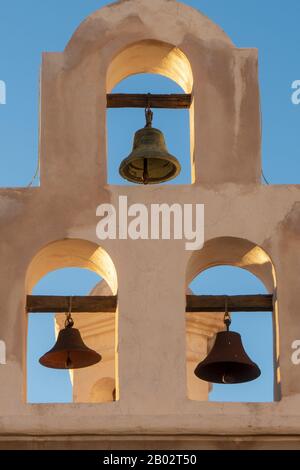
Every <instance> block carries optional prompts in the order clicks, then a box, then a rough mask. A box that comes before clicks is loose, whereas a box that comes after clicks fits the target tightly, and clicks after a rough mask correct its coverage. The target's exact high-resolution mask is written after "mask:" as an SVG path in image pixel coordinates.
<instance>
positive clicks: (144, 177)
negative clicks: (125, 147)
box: [143, 158, 149, 184]
mask: <svg viewBox="0 0 300 470" xmlns="http://www.w3.org/2000/svg"><path fill="white" fill-rule="evenodd" d="M148 178H149V174H148V160H147V158H144V171H143V183H144V184H148Z"/></svg>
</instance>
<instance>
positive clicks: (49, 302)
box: [26, 295, 118, 313]
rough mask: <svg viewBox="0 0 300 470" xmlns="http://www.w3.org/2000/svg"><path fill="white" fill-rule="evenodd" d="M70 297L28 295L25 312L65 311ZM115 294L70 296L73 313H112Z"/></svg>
mask: <svg viewBox="0 0 300 470" xmlns="http://www.w3.org/2000/svg"><path fill="white" fill-rule="evenodd" d="M69 299H70V297H65V296H48V295H28V296H27V306H26V309H27V312H29V313H42V312H45V313H65V312H68V310H69ZM117 302H118V301H117V297H116V296H113V295H112V296H95V295H92V296H86V297H78V296H76V297H72V312H73V313H84V312H90V313H100V312H108V313H114V312H115V311H116V308H117Z"/></svg>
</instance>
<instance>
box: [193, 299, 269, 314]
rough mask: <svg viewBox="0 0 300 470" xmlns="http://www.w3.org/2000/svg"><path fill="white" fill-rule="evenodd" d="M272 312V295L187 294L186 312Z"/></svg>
mask: <svg viewBox="0 0 300 470" xmlns="http://www.w3.org/2000/svg"><path fill="white" fill-rule="evenodd" d="M226 297H227V305H228V311H229V312H272V311H273V296H272V295H230V296H225V295H187V296H186V312H195V313H200V312H224V310H225V299H226Z"/></svg>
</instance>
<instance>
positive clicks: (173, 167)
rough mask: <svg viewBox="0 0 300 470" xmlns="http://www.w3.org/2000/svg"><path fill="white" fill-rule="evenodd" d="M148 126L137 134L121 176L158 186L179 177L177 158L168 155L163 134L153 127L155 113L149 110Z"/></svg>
mask: <svg viewBox="0 0 300 470" xmlns="http://www.w3.org/2000/svg"><path fill="white" fill-rule="evenodd" d="M145 113H146V126H145V127H144V128H143V129H140V130H138V131H137V132H136V133H135V137H134V144H133V150H132V152H131V154H130V155H129V156H128V157H127V158H126V159H125V160H123V162H122V163H121V165H120V169H119V172H120V175H121V176H122V177H123V178H125V179H126V180H128V181H131V182H132V183H138V184H158V183H163V182H165V181H169V180H171V179H173V178H176V176H178V175H179V173H180V171H181V166H180V163H179V161H178V160H177V158H175V157H174V156H173V155H170V154H169V153H168V150H167V147H166V142H165V138H164V135H163V133H162V132H161V131H160V130H159V129H155V128H153V127H152V119H153V112H152V111H151V110H150V109H149V108H148V109H146V111H145Z"/></svg>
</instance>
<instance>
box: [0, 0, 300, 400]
mask: <svg viewBox="0 0 300 470" xmlns="http://www.w3.org/2000/svg"><path fill="white" fill-rule="evenodd" d="M107 3H109V2H106V1H100V0H43V1H42V2H41V1H40V0H26V1H25V0H0V80H3V81H5V83H6V86H7V104H6V105H0V130H1V132H0V136H1V137H0V187H20V186H21V187H24V186H27V185H28V184H29V182H30V181H31V179H32V176H33V174H34V173H35V170H36V166H37V159H38V98H39V69H40V64H41V54H42V52H43V51H62V50H63V49H64V47H65V45H66V43H67V42H68V40H69V38H70V37H71V35H72V33H73V32H74V30H75V29H76V28H77V26H78V25H79V23H80V22H81V21H82V20H83V19H84V18H85V17H86V16H88V15H89V14H90V13H91V12H93V11H95V10H97V9H98V8H100V7H102V6H103V5H106V4H107ZM184 3H186V4H189V5H191V6H194V7H195V8H198V9H199V10H201V11H202V12H203V13H204V14H206V15H207V16H209V17H210V18H211V19H212V20H213V21H215V22H216V23H218V24H219V25H220V26H221V27H222V28H223V29H224V30H225V31H226V32H227V33H228V35H229V36H230V37H231V38H232V40H233V42H234V43H235V44H236V45H237V46H238V47H257V48H258V49H259V77H260V89H261V100H262V113H263V167H264V173H265V175H266V177H267V179H268V180H269V181H270V183H272V184H298V183H299V180H300V177H299V174H300V171H299V170H300V158H299V157H300V155H299V137H298V136H299V126H300V105H298V106H295V105H293V104H292V101H291V95H292V89H291V85H292V82H293V81H294V80H297V79H298V80H300V60H299V44H300V28H299V18H300V3H299V1H298V0H287V1H285V2H283V1H282V0H272V2H269V1H264V2H262V1H261V0H243V1H241V0H197V1H196V0H187V1H185V2H184ZM115 91H119V92H161V93H164V92H166V93H171V92H180V89H179V88H178V86H177V85H176V84H173V83H171V82H170V81H169V80H167V79H165V78H163V77H153V76H146V77H145V76H143V77H131V78H130V79H128V80H126V81H125V82H123V83H121V84H119V85H118V86H117V88H116V89H115ZM143 119H144V117H143V110H122V111H120V110H109V112H108V150H109V174H108V180H109V182H110V183H114V184H116V183H118V184H120V183H121V180H120V178H119V175H118V172H117V168H118V165H119V162H120V160H121V159H122V158H123V157H125V156H127V155H128V153H129V152H130V150H131V145H132V137H133V133H134V131H135V130H136V129H138V128H139V127H142V126H143ZM124 123H125V124H124ZM154 124H155V125H156V126H157V127H159V128H161V129H162V130H163V131H164V133H165V135H166V138H167V143H168V147H169V150H170V152H171V153H173V154H175V155H176V156H178V157H179V159H180V161H181V163H182V166H183V171H182V174H181V175H180V177H179V178H178V179H177V180H176V181H175V182H176V183H188V182H189V181H190V170H189V143H188V139H189V129H188V114H187V111H166V110H162V111H157V112H155V115H154ZM116 136H118V138H116ZM178 136H180V138H179V137H178ZM35 184H38V181H36V183H35ZM96 282H97V279H96V278H95V275H94V274H92V273H88V272H87V271H80V272H79V270H64V271H62V272H60V273H52V274H49V275H48V276H47V277H46V278H45V279H43V280H42V281H41V282H40V283H39V284H38V286H36V289H35V293H40V294H66V295H70V294H78V295H80V294H82V295H84V294H86V293H88V292H89V291H90V289H91V288H92V287H93V286H94V285H95V283H96ZM216 286H222V288H220V289H217V290H218V291H216ZM193 289H194V291H195V292H197V293H198V292H199V293H201V292H205V293H211V294H214V293H219V294H223V293H228V294H230V293H234V294H239V293H259V292H264V290H263V287H262V286H261V284H260V282H259V281H258V280H257V279H255V278H254V277H253V276H250V274H248V273H245V272H244V271H240V270H238V269H235V270H233V268H218V269H214V270H213V271H208V272H207V273H205V274H204V275H202V276H201V279H199V280H196V281H194V283H193ZM233 328H234V329H236V330H239V331H241V332H242V333H243V338H244V342H245V345H247V350H248V352H249V354H250V355H251V357H252V358H253V359H254V360H256V361H257V362H258V363H259V365H260V366H261V368H262V369H263V371H264V373H263V376H262V378H260V379H259V380H258V381H256V382H253V383H252V384H247V385H239V386H235V387H231V386H230V387H227V388H226V390H225V392H224V386H220V387H214V390H213V393H212V394H211V399H214V400H220V399H224V400H243V401H245V400H250V401H252V400H254V401H255V400H261V401H264V400H271V399H272V389H271V385H270V384H271V375H272V370H271V365H270V364H271V356H270V351H271V344H272V338H271V333H272V331H271V321H270V316H268V315H267V314H252V315H249V314H239V315H234V322H233ZM53 334H54V333H53V324H52V319H51V316H47V315H46V316H41V318H36V319H33V318H30V341H29V364H30V367H29V369H30V371H29V400H30V401H68V400H70V398H71V390H70V384H69V382H68V376H67V374H66V373H65V372H56V371H47V370H46V369H45V370H44V369H42V368H41V367H40V366H38V365H37V364H36V359H37V358H38V357H39V355H41V354H42V353H43V352H45V351H46V350H47V349H49V347H50V346H51V343H52V342H53V340H54V336H53Z"/></svg>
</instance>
